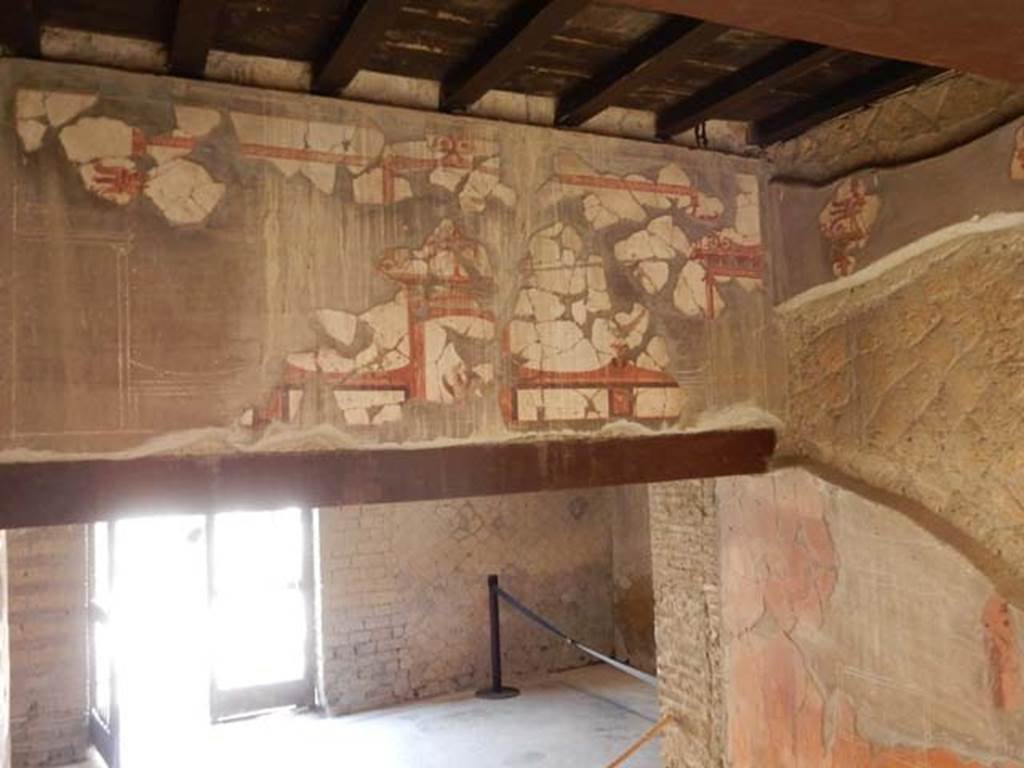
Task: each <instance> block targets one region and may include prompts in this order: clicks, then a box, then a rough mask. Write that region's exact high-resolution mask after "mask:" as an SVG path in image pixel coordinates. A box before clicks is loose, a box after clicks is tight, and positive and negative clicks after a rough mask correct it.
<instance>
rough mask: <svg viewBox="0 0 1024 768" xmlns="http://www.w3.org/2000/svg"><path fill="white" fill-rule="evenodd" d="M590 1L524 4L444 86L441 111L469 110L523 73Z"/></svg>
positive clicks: (526, 0)
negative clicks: (531, 59)
mask: <svg viewBox="0 0 1024 768" xmlns="http://www.w3.org/2000/svg"><path fill="white" fill-rule="evenodd" d="M586 4H587V0H549V1H547V2H546V1H545V0H522V1H521V2H520V3H519V4H518V5H516V6H515V7H514V8H513V9H512V10H511V12H510V13H509V14H508V16H507V17H506V18H504V19H503V20H502V22H501V24H500V25H499V26H498V28H497V29H495V30H494V32H493V33H491V34H490V35H488V36H487V38H485V39H484V40H483V42H481V43H480V45H479V46H478V47H477V48H476V50H474V51H473V53H472V54H470V56H469V57H468V58H467V59H466V60H465V61H463V62H462V63H460V64H459V65H458V66H456V67H455V68H454V69H453V70H452V71H451V73H450V74H448V75H447V76H446V77H445V78H444V81H443V82H442V83H441V109H442V110H444V111H445V112H452V111H455V110H461V109H465V108H467V107H469V106H470V105H472V104H473V103H474V102H475V101H477V100H478V99H479V98H480V97H481V96H483V95H484V94H485V93H487V92H488V91H489V90H491V89H492V88H497V87H498V86H499V85H501V83H502V81H504V80H506V79H507V78H508V77H509V76H510V75H512V74H514V73H515V72H516V71H517V70H519V69H521V68H522V66H523V64H524V63H525V62H526V59H527V58H528V57H529V56H530V54H531V53H533V52H534V51H536V50H537V49H538V48H540V47H541V46H543V45H544V43H546V42H547V41H548V40H549V39H550V38H551V36H552V35H554V34H555V33H556V32H557V31H558V30H559V29H560V28H561V27H562V25H563V24H565V22H567V21H568V20H569V19H570V18H571V17H572V16H574V15H576V14H577V13H578V12H579V11H580V9H582V8H583V6H584V5H586Z"/></svg>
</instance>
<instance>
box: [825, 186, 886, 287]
mask: <svg viewBox="0 0 1024 768" xmlns="http://www.w3.org/2000/svg"><path fill="white" fill-rule="evenodd" d="M880 206H881V203H880V201H879V198H878V196H877V195H875V194H872V193H871V192H869V191H868V189H867V184H866V182H865V181H864V180H863V179H862V178H859V177H855V178H849V179H846V180H845V181H843V182H842V183H840V184H839V186H837V187H836V191H835V193H834V194H833V196H832V200H830V201H829V203H828V204H827V205H826V206H825V207H824V208H823V209H822V211H821V214H820V215H819V216H818V227H819V229H820V231H821V234H822V236H823V237H824V238H825V240H827V241H828V243H829V246H830V248H831V253H832V271H833V272H834V273H835V275H836V276H837V277H843V276H845V275H849V274H852V273H853V271H854V269H855V268H856V266H857V255H858V254H859V253H860V252H861V251H863V250H864V247H865V246H866V245H867V243H868V239H869V238H870V237H871V232H872V230H873V229H874V226H875V221H876V219H877V218H878V211H879V208H880Z"/></svg>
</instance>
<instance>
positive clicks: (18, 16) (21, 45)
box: [0, 0, 40, 59]
mask: <svg viewBox="0 0 1024 768" xmlns="http://www.w3.org/2000/svg"><path fill="white" fill-rule="evenodd" d="M39 34H40V33H39V19H38V18H37V17H36V11H35V3H34V2H33V0H2V1H0V45H2V46H3V47H5V48H7V49H8V50H9V51H10V52H11V54H12V55H14V56H21V57H24V58H29V59H35V58H38V57H39Z"/></svg>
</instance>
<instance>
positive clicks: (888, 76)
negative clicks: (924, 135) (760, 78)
mask: <svg viewBox="0 0 1024 768" xmlns="http://www.w3.org/2000/svg"><path fill="white" fill-rule="evenodd" d="M941 72H942V70H941V69H937V68H935V67H925V66H921V65H920V64H912V63H909V62H906V61H887V62H884V63H882V64H879V65H878V66H877V67H875V68H874V69H872V70H870V71H869V72H867V73H865V74H863V75H860V76H858V77H856V78H854V79H852V80H846V81H844V82H842V83H840V84H839V85H837V86H834V87H833V88H830V89H829V90H827V91H825V92H824V93H821V94H819V95H817V96H814V97H812V98H810V99H806V100H805V101H800V102H797V103H796V104H794V105H793V106H791V107H787V108H786V109H784V110H782V111H781V112H777V113H776V114H774V115H770V116H769V117H767V118H765V119H764V120H762V121H760V122H759V123H757V125H756V126H755V127H754V131H753V139H754V141H755V143H757V144H761V145H762V146H764V145H768V144H774V143H776V142H779V141H785V140H786V139H791V138H793V137H794V136H798V135H800V134H801V133H803V132H804V131H806V130H808V129H810V128H813V127H814V126H816V125H819V124H820V123H823V122H825V121H826V120H830V119H832V118H833V117H836V116H838V115H841V114H843V113H844V112H850V111H852V110H854V109H857V108H858V107H863V106H866V105H868V104H870V103H871V102H873V101H877V100H878V99H881V98H884V97H886V96H889V95H891V94H893V93H896V92H897V91H902V90H903V89H904V88H909V87H910V86H912V85H917V84H918V83H921V82H923V81H925V80H928V79H930V78H932V77H935V76H936V75H938V74H940V73H941Z"/></svg>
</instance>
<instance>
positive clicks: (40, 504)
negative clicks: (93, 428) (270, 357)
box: [0, 429, 775, 529]
mask: <svg viewBox="0 0 1024 768" xmlns="http://www.w3.org/2000/svg"><path fill="white" fill-rule="evenodd" d="M774 450H775V433H774V432H773V431H772V430H770V429H747V430H743V429H740V430H735V431H720V432H693V433H682V434H680V433H673V434H664V435H653V436H650V437H636V438H603V439H597V438H581V439H574V440H551V441H530V442H527V441H519V442H504V443H493V444H483V445H481V444H466V445H452V446H445V447H441V448H421V449H403V448H395V449H366V450H339V451H318V452H303V453H262V454H261V453H249V454H246V453H243V454H234V455H230V456H223V457H210V456H206V457H187V456H153V457H146V458H136V459H124V460H104V459H95V460H86V461H77V460H76V461H54V462H40V463H24V464H2V465H0V488H3V489H4V492H3V494H0V529H7V528H22V527H38V526H45V525H67V524H72V523H79V524H80V523H91V522H95V521H98V520H105V519H111V518H116V517H125V516H131V515H154V514H161V513H167V514H182V513H202V512H210V511H216V510H223V509H274V508H279V507H285V506H292V505H296V506H304V507H321V506H338V505H343V504H377V503H394V502H400V501H415V500H432V499H444V498H459V497H465V496H484V495H497V494H506V493H525V492H531V491H550V490H563V489H571V488H586V487H598V486H613V485H626V484H633V483H652V482H667V481H673V480H684V479H693V478H702V477H721V476H727V475H741V474H757V473H761V472H765V471H767V470H768V467H769V461H770V459H771V457H772V454H773V452H774Z"/></svg>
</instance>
